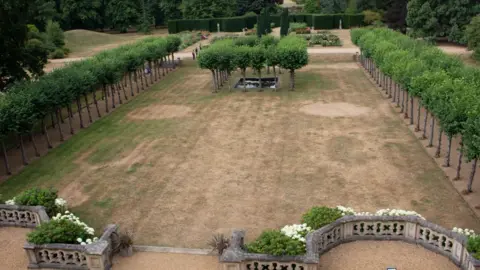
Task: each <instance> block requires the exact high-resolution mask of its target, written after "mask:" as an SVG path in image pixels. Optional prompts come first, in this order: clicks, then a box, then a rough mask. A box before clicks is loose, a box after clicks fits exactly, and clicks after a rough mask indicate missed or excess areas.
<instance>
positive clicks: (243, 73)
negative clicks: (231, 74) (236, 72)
mask: <svg viewBox="0 0 480 270" xmlns="http://www.w3.org/2000/svg"><path fill="white" fill-rule="evenodd" d="M245 73H246V69H245V68H244V69H242V75H243V92H247V77H246V75H245Z"/></svg>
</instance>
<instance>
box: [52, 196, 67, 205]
mask: <svg viewBox="0 0 480 270" xmlns="http://www.w3.org/2000/svg"><path fill="white" fill-rule="evenodd" d="M55 205H56V206H58V207H67V201H66V200H65V199H62V198H56V199H55Z"/></svg>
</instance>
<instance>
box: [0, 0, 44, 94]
mask: <svg viewBox="0 0 480 270" xmlns="http://www.w3.org/2000/svg"><path fill="white" fill-rule="evenodd" d="M32 5H33V3H32V2H30V1H28V0H5V1H2V2H0V40H2V42H0V43H1V44H0V51H1V52H2V53H1V54H0V91H4V90H5V89H6V87H7V86H8V85H9V84H11V83H12V82H14V81H19V80H24V79H29V78H30V77H36V76H39V75H42V74H43V67H44V66H45V64H46V63H47V56H48V49H47V48H46V47H45V44H44V43H43V42H42V41H41V40H38V39H28V28H27V22H28V20H29V10H30V9H31V8H32ZM7 52H8V53H7Z"/></svg>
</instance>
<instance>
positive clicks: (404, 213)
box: [337, 205, 425, 219]
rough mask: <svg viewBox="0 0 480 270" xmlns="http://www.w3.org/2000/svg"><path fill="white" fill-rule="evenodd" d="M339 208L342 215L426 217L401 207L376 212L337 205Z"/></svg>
mask: <svg viewBox="0 0 480 270" xmlns="http://www.w3.org/2000/svg"><path fill="white" fill-rule="evenodd" d="M337 209H338V210H340V211H341V212H342V216H417V217H420V218H422V219H425V218H424V217H423V216H422V215H420V214H419V213H417V212H415V211H408V210H401V209H388V208H387V209H380V210H378V211H377V212H375V213H373V214H372V213H370V212H355V210H354V209H353V208H351V207H345V206H341V205H339V206H337Z"/></svg>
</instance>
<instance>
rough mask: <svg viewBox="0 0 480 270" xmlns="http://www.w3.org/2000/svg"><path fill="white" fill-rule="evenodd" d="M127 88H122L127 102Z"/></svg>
mask: <svg viewBox="0 0 480 270" xmlns="http://www.w3.org/2000/svg"><path fill="white" fill-rule="evenodd" d="M126 88H127V87H126V86H124V87H122V91H123V98H124V99H125V100H128V95H127V89H126Z"/></svg>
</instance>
